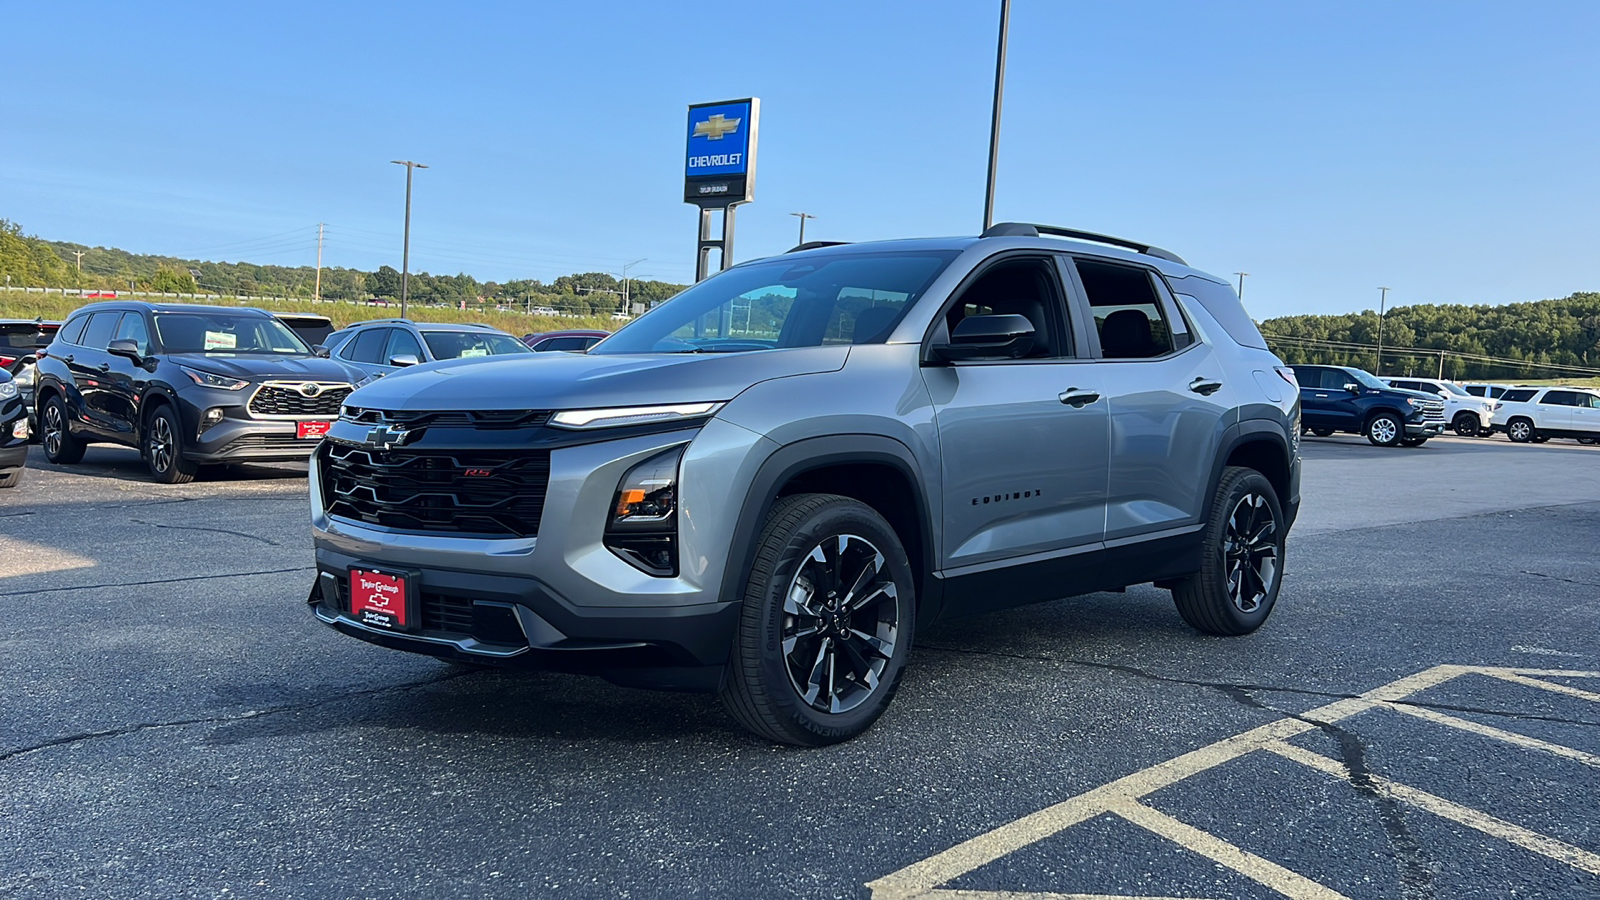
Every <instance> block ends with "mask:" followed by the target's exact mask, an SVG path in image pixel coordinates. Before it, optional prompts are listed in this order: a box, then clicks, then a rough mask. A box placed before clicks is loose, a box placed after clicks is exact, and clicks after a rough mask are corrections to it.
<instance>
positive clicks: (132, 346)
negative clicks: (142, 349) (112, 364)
mask: <svg viewBox="0 0 1600 900" xmlns="http://www.w3.org/2000/svg"><path fill="white" fill-rule="evenodd" d="M106 352H107V353H109V354H111V355H112V356H121V357H124V358H126V359H130V360H132V361H133V364H134V365H136V366H137V365H138V364H140V363H142V362H144V357H143V356H141V355H140V354H139V342H138V341H135V340H132V339H129V338H123V339H122V340H120V341H112V342H111V344H110V345H109V346H107V347H106Z"/></svg>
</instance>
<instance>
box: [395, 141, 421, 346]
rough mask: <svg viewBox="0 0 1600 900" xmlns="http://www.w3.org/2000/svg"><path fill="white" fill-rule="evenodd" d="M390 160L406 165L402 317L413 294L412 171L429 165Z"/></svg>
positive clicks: (406, 160)
mask: <svg viewBox="0 0 1600 900" xmlns="http://www.w3.org/2000/svg"><path fill="white" fill-rule="evenodd" d="M389 161H390V162H392V163H394V164H395V165H397V166H405V167H406V236H405V245H404V248H403V249H402V250H401V251H400V318H402V319H404V318H406V301H407V300H408V299H409V298H410V295H411V171H412V170H413V169H426V168H427V166H425V165H423V164H422V163H419V162H412V161H411V160H409V159H391V160H389Z"/></svg>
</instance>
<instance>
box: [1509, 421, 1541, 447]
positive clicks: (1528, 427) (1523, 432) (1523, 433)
mask: <svg viewBox="0 0 1600 900" xmlns="http://www.w3.org/2000/svg"><path fill="white" fill-rule="evenodd" d="M1535 436H1536V432H1535V431H1534V430H1533V420H1532V419H1525V418H1523V417H1521V416H1518V417H1517V418H1515V419H1512V420H1511V421H1509V422H1507V423H1506V437H1508V438H1511V439H1512V440H1513V441H1516V442H1517V443H1519V444H1526V443H1528V442H1529V441H1531V440H1533V439H1534V437H1535Z"/></svg>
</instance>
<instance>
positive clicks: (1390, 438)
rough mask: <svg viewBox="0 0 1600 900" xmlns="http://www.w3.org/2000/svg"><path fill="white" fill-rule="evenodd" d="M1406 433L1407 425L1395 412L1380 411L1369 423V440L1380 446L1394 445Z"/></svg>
mask: <svg viewBox="0 0 1600 900" xmlns="http://www.w3.org/2000/svg"><path fill="white" fill-rule="evenodd" d="M1405 433H1406V431H1405V426H1404V425H1401V424H1400V417H1399V416H1396V415H1395V414H1394V413H1378V414H1377V415H1375V416H1373V417H1372V421H1370V422H1368V423H1367V440H1369V441H1371V442H1372V443H1374V444H1376V445H1377V446H1379V447H1393V446H1394V445H1396V444H1398V443H1400V439H1401V438H1402V437H1405Z"/></svg>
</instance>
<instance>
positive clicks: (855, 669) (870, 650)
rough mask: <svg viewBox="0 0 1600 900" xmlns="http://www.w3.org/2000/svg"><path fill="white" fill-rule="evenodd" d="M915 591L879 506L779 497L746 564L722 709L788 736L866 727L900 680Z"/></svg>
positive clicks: (844, 736) (823, 735) (766, 732)
mask: <svg viewBox="0 0 1600 900" xmlns="http://www.w3.org/2000/svg"><path fill="white" fill-rule="evenodd" d="M915 591H916V585H915V581H914V579H913V578H912V574H911V564H910V562H909V561H908V560H907V558H906V553H905V550H904V549H903V548H902V547H901V545H900V540H899V538H898V537H897V536H896V535H895V532H894V529H893V528H891V527H890V526H889V523H888V522H886V521H884V519H883V517H882V516H880V515H878V513H877V511H876V510H874V509H873V508H872V507H870V506H867V505H866V504H864V503H861V502H859V501H857V500H853V499H851V498H849V497H840V496H837V495H833V494H797V495H794V496H791V497H785V498H783V499H781V500H779V501H778V502H777V504H776V505H775V506H774V507H773V509H772V513H771V515H769V516H768V517H767V523H766V527H765V528H764V529H763V530H762V532H761V538H760V543H759V544H758V545H757V549H756V556H755V561H754V564H753V565H752V566H751V569H750V581H749V584H748V586H747V587H746V589H745V595H744V610H743V613H742V614H741V616H740V619H739V630H738V634H737V635H736V637H735V639H734V647H733V651H732V654H731V657H730V659H729V665H728V674H727V678H726V679H725V681H724V684H723V687H722V689H721V692H720V693H721V698H722V703H723V705H724V706H725V707H726V708H727V710H728V712H729V714H731V715H732V716H733V717H734V718H735V719H737V720H738V721H739V724H741V725H743V726H744V727H746V728H748V729H750V730H751V731H753V732H755V733H756V734H759V735H761V736H762V737H765V738H768V739H770V740H774V741H778V742H780V743H785V744H796V745H799V746H806V747H820V746H823V745H826V744H836V743H838V742H840V741H844V740H849V739H850V738H852V737H855V736H856V735H858V734H860V733H861V732H863V731H865V730H867V728H868V727H869V726H871V725H872V723H873V722H874V721H876V720H877V718H878V717H879V716H880V715H882V714H883V711H884V710H885V709H886V708H888V706H889V701H890V700H892V699H893V698H894V694H895V691H896V689H898V688H899V686H900V676H901V674H902V673H903V672H904V671H905V664H906V657H907V655H908V654H909V653H910V651H911V634H912V631H913V625H914V622H913V619H914V617H915V614H916V603H915Z"/></svg>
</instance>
